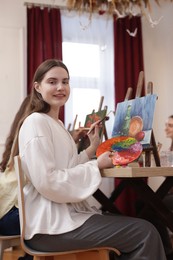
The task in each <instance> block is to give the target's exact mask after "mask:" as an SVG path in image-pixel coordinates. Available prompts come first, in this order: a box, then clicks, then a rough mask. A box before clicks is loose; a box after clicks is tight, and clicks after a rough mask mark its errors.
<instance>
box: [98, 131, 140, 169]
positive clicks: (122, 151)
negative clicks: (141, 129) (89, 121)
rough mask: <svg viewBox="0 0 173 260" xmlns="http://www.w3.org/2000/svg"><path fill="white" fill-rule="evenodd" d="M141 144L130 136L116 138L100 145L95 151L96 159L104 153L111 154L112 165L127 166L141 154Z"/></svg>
mask: <svg viewBox="0 0 173 260" xmlns="http://www.w3.org/2000/svg"><path fill="white" fill-rule="evenodd" d="M142 149H143V147H142V144H141V143H140V142H138V141H137V140H136V139H135V138H133V137H130V136H116V137H113V138H111V139H108V140H106V141H105V142H103V143H101V144H100V145H99V146H98V148H97V151H96V156H97V157H98V156H99V155H101V154H102V153H104V152H106V151H110V152H112V154H111V158H112V162H113V164H114V165H116V166H118V165H127V164H129V163H131V162H133V161H135V160H136V159H137V158H138V157H139V156H140V155H141V153H142Z"/></svg>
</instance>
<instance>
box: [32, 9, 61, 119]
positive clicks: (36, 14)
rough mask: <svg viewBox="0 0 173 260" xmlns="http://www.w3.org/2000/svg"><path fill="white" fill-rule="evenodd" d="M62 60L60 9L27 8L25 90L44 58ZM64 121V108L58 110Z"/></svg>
mask: <svg viewBox="0 0 173 260" xmlns="http://www.w3.org/2000/svg"><path fill="white" fill-rule="evenodd" d="M51 58H56V59H60V60H62V32H61V16H60V10H59V9H57V8H50V9H49V8H44V9H41V8H40V7H32V8H29V7H28V8H27V92H28V94H29V93H30V91H31V88H32V85H31V83H32V78H33V75H34V72H35V70H36V68H37V67H38V65H39V64H40V63H42V62H43V61H44V60H46V59H51ZM60 119H61V120H62V121H64V109H62V110H61V111H60Z"/></svg>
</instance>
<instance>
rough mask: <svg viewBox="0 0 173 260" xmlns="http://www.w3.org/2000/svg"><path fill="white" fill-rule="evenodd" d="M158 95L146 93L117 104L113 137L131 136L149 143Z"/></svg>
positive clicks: (144, 143) (143, 142) (142, 142)
mask: <svg viewBox="0 0 173 260" xmlns="http://www.w3.org/2000/svg"><path fill="white" fill-rule="evenodd" d="M156 100H157V95H155V94H153V95H146V96H144V97H139V98H135V99H132V100H127V101H124V102H120V103H118V105H117V109H116V114H115V119H114V125H113V130H112V137H114V136H131V137H134V138H136V139H137V140H138V141H140V142H141V144H143V145H149V144H150V141H151V132H152V125H153V118H154V109H155V103H156Z"/></svg>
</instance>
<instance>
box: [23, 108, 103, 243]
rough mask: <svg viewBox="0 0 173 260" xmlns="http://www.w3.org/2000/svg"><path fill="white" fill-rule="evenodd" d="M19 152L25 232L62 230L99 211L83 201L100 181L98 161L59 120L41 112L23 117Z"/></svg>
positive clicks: (57, 232) (48, 232)
mask: <svg viewBox="0 0 173 260" xmlns="http://www.w3.org/2000/svg"><path fill="white" fill-rule="evenodd" d="M19 155H20V157H21V162H22V169H23V172H24V174H25V175H26V176H27V178H28V180H29V182H28V183H27V184H26V186H25V187H24V194H25V210H26V232H25V239H30V238H32V236H33V235H34V234H37V233H41V234H61V233H65V232H68V231H72V230H74V229H76V228H78V227H79V226H81V225H82V224H83V223H84V222H85V221H86V220H87V219H88V218H89V217H90V216H91V215H93V214H96V213H99V212H97V211H96V210H95V209H93V208H92V207H90V206H89V204H88V203H87V202H86V199H87V198H88V197H89V196H91V195H92V194H93V193H94V192H95V191H96V190H97V189H98V188H99V186H100V184H101V175H100V171H99V169H98V166H97V161H96V160H92V161H89V158H88V156H87V154H86V152H85V151H83V152H81V153H80V154H78V153H77V148H76V144H75V142H74V141H73V139H72V137H71V135H70V134H69V132H68V131H67V130H66V129H65V128H64V126H63V123H62V122H61V121H59V122H56V121H55V120H54V119H53V118H51V117H50V116H48V115H46V114H44V113H33V114H31V115H30V116H29V117H27V118H26V119H25V121H24V123H23V125H22V127H21V129H20V132H19Z"/></svg>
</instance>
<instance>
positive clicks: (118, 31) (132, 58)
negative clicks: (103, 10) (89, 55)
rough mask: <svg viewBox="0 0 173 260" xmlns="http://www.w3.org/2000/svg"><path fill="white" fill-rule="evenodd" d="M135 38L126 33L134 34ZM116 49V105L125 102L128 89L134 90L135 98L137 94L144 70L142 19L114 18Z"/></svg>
mask: <svg viewBox="0 0 173 260" xmlns="http://www.w3.org/2000/svg"><path fill="white" fill-rule="evenodd" d="M136 28H137V34H136V36H135V37H132V36H130V35H129V33H128V32H127V31H126V30H127V29H128V30H129V31H130V32H134V31H135V29H136ZM114 49H115V58H114V60H115V62H114V69H115V101H116V104H117V103H118V102H121V101H123V100H124V98H125V95H126V92H127V89H128V88H129V87H132V88H133V97H134V96H135V92H136V85H137V81H138V76H139V72H140V71H141V70H143V68H144V66H143V48H142V30H141V18H140V17H132V18H129V17H126V18H123V19H116V17H114Z"/></svg>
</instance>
